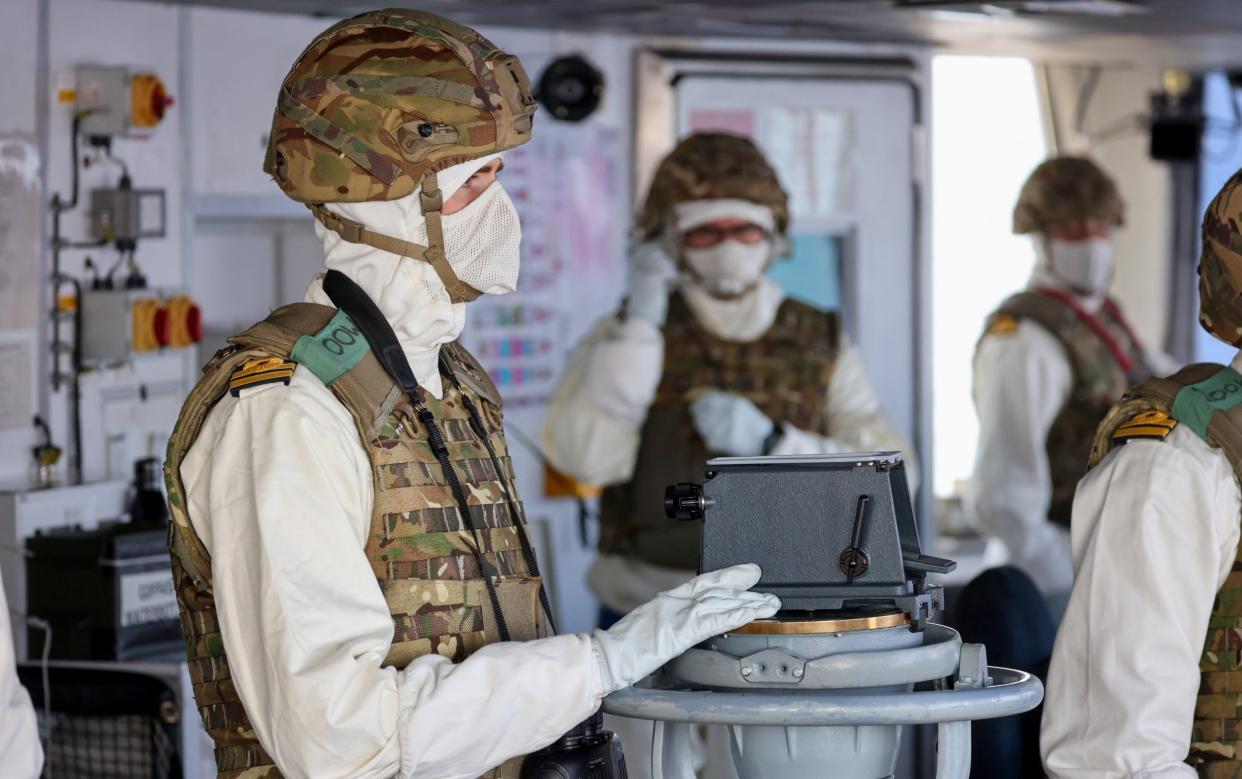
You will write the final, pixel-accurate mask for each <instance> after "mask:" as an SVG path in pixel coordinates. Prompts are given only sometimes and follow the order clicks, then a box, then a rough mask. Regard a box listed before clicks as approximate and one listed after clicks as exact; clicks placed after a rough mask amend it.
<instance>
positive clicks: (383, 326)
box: [323, 270, 509, 641]
mask: <svg viewBox="0 0 1242 779" xmlns="http://www.w3.org/2000/svg"><path fill="white" fill-rule="evenodd" d="M323 289H324V292H326V293H327V295H328V298H329V299H330V300H331V301H332V303H333V304H334V305H335V306H336V307H337V308H339V309H341V310H342V311H344V312H345V313H346V314H348V315H349V317H350V319H352V320H353V322H354V324H355V325H357V327H358V329H359V330H361V331H362V336H363V338H365V339H366V341H367V343H368V344H369V345H370V346H371V350H372V352H374V353H375V356H376V358H377V359H379V361H380V364H381V365H383V366H384V370H386V371H387V372H388V375H389V376H391V377H392V378H393V379H394V380H395V381H396V382H397V384H398V385H399V386H400V387H401V389H402V390H403V391H404V392H405V394H406V395H407V396H409V398H410V402H411V403H413V404H414V411H415V413H416V414H418V418H419V421H420V422H422V423H423V427H424V428H426V430H427V438H428V442H429V443H430V445H431V451H432V453H433V454H435V456H436V460H437V461H439V463H440V470H441V471H443V473H444V480H445V481H446V482H447V483H448V485H449V489H450V490H451V491H452V493H453V498H454V499H455V500H456V501H457V509H458V511H459V512H460V513H461V518H462V524H463V525H465V527H466V528H467V529H468V530H469V531H470V535H471V537H473V538H474V555H475V559H476V560H478V563H479V569H480V571H481V572H482V574H483V578H484V580H485V581H486V582H487V594H488V599H489V600H490V601H491V603H492V608H493V609H494V610H495V612H496V626H497V630H498V632H499V633H500V639H501V640H502V641H508V640H509V626H508V624H507V623H506V622H505V616H504V612H502V611H501V609H500V598H499V596H498V595H497V594H496V583H495V579H499V578H500V574H499V572H498V571H496V570H495V569H494V568H493V567H492V566H491V565H490V564H489V563H488V561H487V556H486V555H485V554H484V553H483V547H482V544H481V542H480V541H479V534H478V530H476V528H475V525H474V517H473V516H472V515H471V514H470V503H469V501H467V500H466V492H465V490H463V489H462V486H461V480H460V479H459V478H458V476H457V471H456V469H454V468H453V463H452V462H450V461H449V458H448V446H446V445H445V443H444V436H443V435H441V433H440V428H439V427H437V426H436V424H435V415H434V414H432V413H431V410H430V409H428V408H427V406H426V405H424V404H423V401H422V387H420V386H419V384H418V380H417V379H416V378H414V370H413V369H412V368H411V367H410V361H409V360H408V359H407V358H406V356H405V352H404V351H402V349H401V343H400V341H398V340H397V334H396V333H394V332H393V330H392V325H390V324H389V323H388V320H387V319H385V318H384V313H383V312H382V311H380V310H379V307H378V306H376V305H375V301H373V300H371V298H370V297H368V296H367V293H366V292H364V291H363V290H362V288H361V287H359V286H358V285H357V284H355V283H354V282H353V280H352V279H350V278H349V277H348V276H346V275H345V274H344V273H341V272H340V271H335V270H330V271H328V273H327V274H326V275H325V276H324V280H323ZM493 573H495V576H494V577H493Z"/></svg>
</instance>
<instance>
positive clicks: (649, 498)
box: [543, 133, 913, 777]
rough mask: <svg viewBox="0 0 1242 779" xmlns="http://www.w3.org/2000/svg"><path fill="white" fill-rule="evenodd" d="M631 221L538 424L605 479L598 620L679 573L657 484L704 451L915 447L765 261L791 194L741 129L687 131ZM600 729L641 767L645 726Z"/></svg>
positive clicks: (686, 558) (575, 472) (853, 355)
mask: <svg viewBox="0 0 1242 779" xmlns="http://www.w3.org/2000/svg"><path fill="white" fill-rule="evenodd" d="M638 222H639V223H638V234H639V238H640V242H639V243H638V244H637V245H636V246H635V247H634V249H633V250H632V252H631V254H630V264H629V272H628V288H627V290H626V298H625V301H624V304H623V306H622V307H621V310H620V311H619V312H618V313H617V314H615V315H609V316H606V317H605V318H603V319H602V320H601V321H600V322H599V323H598V324H597V325H596V326H595V327H594V328H593V329H592V330H591V331H590V333H589V334H588V335H587V336H586V338H585V339H584V340H583V341H582V342H581V343H580V344H579V345H578V346H577V347H576V349H575V350H574V352H573V353H572V355H571V356H570V359H569V364H568V366H567V368H566V371H565V374H564V376H563V377H562V379H561V383H560V386H559V387H558V389H557V391H556V393H555V395H554V397H553V400H552V404H551V406H550V408H549V410H548V414H547V417H546V419H547V420H548V421H547V423H546V426H545V428H544V431H543V439H544V445H545V448H546V451H547V453H548V455H549V458H550V460H551V462H552V464H553V465H554V466H555V467H556V468H558V469H560V470H562V471H564V472H565V473H567V474H569V475H570V476H572V477H573V478H575V479H577V480H578V481H580V482H585V483H587V484H591V485H596V486H599V487H604V488H605V489H604V493H603V496H602V498H601V508H600V513H601V519H602V530H601V537H600V543H599V557H598V559H597V560H596V562H595V564H594V565H593V567H592V569H591V571H590V574H589V576H588V579H589V583H590V586H591V589H592V590H593V591H594V592H595V594H596V596H597V597H598V598H599V600H600V603H601V604H602V609H601V623H602V625H608V624H610V623H611V622H613V621H615V620H617V619H618V618H620V617H621V616H622V615H624V614H625V613H627V612H629V611H630V610H631V609H633V608H635V607H637V606H638V605H639V604H641V603H643V602H645V601H646V600H648V599H649V598H650V597H651V596H654V595H655V594H656V593H658V592H660V591H661V590H663V589H665V588H667V587H668V586H674V585H676V584H679V583H681V582H684V581H686V580H687V579H689V578H690V577H692V576H693V575H694V572H695V570H696V569H697V567H698V561H699V532H700V531H699V526H698V524H697V523H686V522H672V521H670V520H668V519H667V518H666V517H665V515H664V510H663V504H662V498H663V495H664V488H665V486H666V485H668V484H671V483H673V482H678V481H701V480H702V478H703V467H704V463H705V462H706V460H707V459H709V458H711V457H714V456H718V455H734V456H753V455H763V454H813V453H833V452H848V451H874V450H889V449H895V450H901V451H904V452H905V453H906V456H907V459H908V460H909V459H911V454H912V453H911V452H910V447H909V446H908V445H907V444H906V442H905V441H903V440H902V439H901V437H900V436H898V435H897V434H896V433H895V432H894V431H893V430H892V428H891V427H890V426H889V425H888V423H887V422H886V421H885V419H884V417H883V414H882V413H881V411H880V406H879V402H878V400H877V398H876V395H875V392H874V391H873V389H872V387H871V384H870V382H869V381H868V379H867V376H866V374H865V372H864V370H863V366H862V361H861V359H860V357H859V355H858V353H857V351H856V350H855V349H854V347H853V346H852V345H851V344H850V342H849V339H848V338H847V337H846V336H845V335H844V334H843V333H842V332H841V325H840V320H839V319H838V317H837V315H836V314H834V313H831V312H826V311H820V310H818V309H816V308H814V307H812V306H809V305H807V304H805V303H801V302H799V301H797V300H794V299H792V298H789V297H787V296H786V295H785V292H784V291H783V290H782V289H781V287H780V286H779V285H778V284H777V283H776V282H775V281H774V280H772V279H770V278H768V277H767V276H766V275H764V273H765V271H766V270H767V269H768V267H769V266H770V265H771V264H772V263H773V262H774V261H775V260H776V259H777V258H779V257H781V256H784V255H786V254H788V251H789V239H788V235H787V231H788V228H789V208H788V198H787V195H786V193H785V191H784V190H783V189H782V187H781V185H780V182H779V181H778V180H777V177H776V173H775V172H774V171H773V169H772V167H771V166H770V165H769V163H768V161H767V160H766V159H764V157H763V155H762V153H761V152H760V151H759V150H758V149H757V148H756V147H755V145H754V144H753V143H751V141H749V140H747V139H745V138H741V137H738V136H733V135H727V134H722V133H700V134H695V135H691V136H689V137H687V138H686V139H684V140H683V141H682V142H681V143H680V144H678V146H677V147H676V148H675V149H674V150H673V151H672V152H671V153H670V154H669V155H668V156H667V157H666V158H665V159H664V161H663V162H662V163H661V164H660V166H659V168H658V169H657V171H656V174H655V177H654V178H653V180H652V184H651V189H650V191H649V192H648V194H647V199H646V203H645V205H644V206H643V208H642V211H641V213H640V214H639V217H638ZM911 472H913V463H911ZM613 725H614V728H615V729H616V730H618V732H619V733H620V734H621V736H622V739H623V741H624V743H625V746H626V749H627V752H629V753H630V754H631V759H630V767H631V771H632V772H634V774H633V775H634V776H636V777H640V776H644V775H646V770H647V768H646V765H645V763H646V760H645V758H644V757H642V756H640V753H639V752H638V747H637V743H636V742H637V740H638V739H640V738H645V740H646V742H647V743H648V744H649V743H650V738H651V726H650V723H643V724H642V725H640V726H637V728H636V730H637V731H638V732H637V733H632V732H631V730H630V729H625V728H624V726H622V725H617V724H616V723H613ZM713 751H714V750H713ZM710 770H711V769H709V771H710ZM728 770H731V769H728ZM639 771H641V772H642V773H639ZM712 775H715V774H714V773H713V774H712Z"/></svg>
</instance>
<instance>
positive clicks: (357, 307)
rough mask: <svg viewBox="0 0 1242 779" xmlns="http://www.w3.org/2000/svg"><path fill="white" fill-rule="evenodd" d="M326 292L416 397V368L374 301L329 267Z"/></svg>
mask: <svg viewBox="0 0 1242 779" xmlns="http://www.w3.org/2000/svg"><path fill="white" fill-rule="evenodd" d="M323 291H324V292H326V293H327V294H328V298H329V299H330V300H331V301H332V303H333V304H334V305H335V306H336V307H337V308H339V309H341V310H342V311H344V312H345V313H346V314H349V318H350V319H352V320H353V322H354V324H355V325H357V326H358V329H359V330H361V331H362V335H363V337H364V338H366V339H367V343H368V344H370V345H371V351H372V352H374V353H375V357H376V359H378V360H379V361H380V364H381V365H383V366H384V370H386V371H388V375H390V376H392V378H393V380H394V381H396V382H397V385H398V386H400V387H401V389H403V390H405V392H406V393H407V394H409V396H410V400H411V401H415V400H417V399H418V389H419V387H418V379H416V378H414V369H413V368H411V367H410V361H409V360H407V359H406V357H405V352H404V351H402V349H401V342H400V341H398V340H397V334H396V333H395V332H393V329H392V325H390V324H389V323H388V319H387V318H386V317H385V316H384V312H382V311H380V310H379V306H377V305H375V301H374V300H371V298H370V296H369V295H367V293H366V292H364V291H363V290H362V287H359V286H358V285H357V284H355V283H354V281H353V279H351V278H349V277H348V276H346V275H345V274H344V273H341V272H340V271H336V270H330V271H328V273H327V274H326V275H325V276H324V279H323Z"/></svg>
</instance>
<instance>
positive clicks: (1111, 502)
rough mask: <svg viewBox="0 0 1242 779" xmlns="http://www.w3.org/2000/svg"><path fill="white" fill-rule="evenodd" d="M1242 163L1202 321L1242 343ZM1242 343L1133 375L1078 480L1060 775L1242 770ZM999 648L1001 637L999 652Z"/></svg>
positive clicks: (1055, 662)
mask: <svg viewBox="0 0 1242 779" xmlns="http://www.w3.org/2000/svg"><path fill="white" fill-rule="evenodd" d="M1240 223H1242V172H1239V173H1235V174H1234V176H1233V178H1231V179H1230V180H1229V182H1228V183H1226V184H1225V186H1224V188H1223V189H1222V190H1221V192H1220V193H1219V194H1218V195H1217V196H1216V199H1215V200H1213V201H1212V203H1211V205H1209V206H1208V209H1207V213H1206V214H1205V215H1204V218H1203V241H1202V244H1203V251H1202V254H1201V256H1200V259H1199V277H1200V282H1199V292H1200V315H1199V321H1200V322H1201V324H1202V325H1203V327H1204V329H1205V330H1207V331H1208V332H1210V333H1211V334H1212V335H1214V336H1215V337H1216V338H1218V339H1220V340H1221V341H1224V342H1225V343H1227V344H1230V345H1232V346H1235V347H1237V346H1242V231H1240V230H1239V228H1238V225H1239V224H1240ZM1239 371H1242V354H1239V355H1236V356H1235V357H1234V358H1233V361H1232V362H1231V364H1230V365H1229V366H1223V365H1211V364H1200V365H1191V366H1188V367H1186V368H1185V369H1183V370H1181V371H1179V372H1178V373H1176V374H1174V375H1173V376H1171V377H1169V378H1167V379H1152V380H1149V381H1147V382H1144V383H1143V384H1140V385H1139V386H1137V387H1135V388H1133V389H1131V390H1130V391H1129V392H1127V393H1126V396H1125V399H1124V400H1122V402H1121V403H1119V404H1118V405H1117V406H1115V407H1114V408H1113V410H1112V411H1111V412H1110V413H1109V414H1108V416H1107V418H1106V419H1105V420H1104V422H1103V424H1101V425H1100V428H1099V432H1098V435H1097V436H1096V440H1095V448H1094V450H1093V451H1092V453H1091V462H1092V463H1093V464H1094V467H1092V469H1091V471H1090V472H1089V473H1088V474H1087V475H1086V477H1085V478H1084V479H1083V480H1082V482H1080V483H1079V485H1078V492H1077V495H1076V496H1075V498H1074V521H1073V525H1072V528H1071V529H1072V533H1073V552H1074V569H1075V572H1076V577H1075V582H1074V592H1073V596H1072V597H1071V598H1070V601H1069V608H1068V610H1067V611H1066V613H1065V619H1064V621H1063V622H1062V625H1061V631H1060V633H1058V634H1057V643H1056V651H1055V653H1054V654H1053V657H1052V669H1051V675H1050V678H1049V679H1048V685H1047V698H1046V702H1045V711H1044V720H1043V736H1042V742H1043V743H1042V748H1043V755H1044V761H1045V763H1044V765H1045V768H1046V769H1047V771H1048V775H1049V776H1052V777H1054V779H1088V778H1090V779H1105V778H1106V777H1149V778H1150V779H1195V777H1196V776H1198V777H1206V778H1207V779H1217V778H1223V777H1235V776H1242V754H1240V753H1239V747H1240V746H1242V729H1239V716H1238V711H1239V707H1240V705H1242V692H1240V691H1239V690H1240V689H1242V688H1239V687H1238V680H1239V678H1242V676H1239V670H1240V669H1242V661H1239V655H1238V652H1239V647H1240V644H1239V636H1242V561H1239V559H1238V552H1239V550H1238V534H1239V526H1238V518H1239V516H1242V493H1240V492H1239V487H1238V482H1239V478H1242V375H1239ZM990 649H991V647H989V650H990Z"/></svg>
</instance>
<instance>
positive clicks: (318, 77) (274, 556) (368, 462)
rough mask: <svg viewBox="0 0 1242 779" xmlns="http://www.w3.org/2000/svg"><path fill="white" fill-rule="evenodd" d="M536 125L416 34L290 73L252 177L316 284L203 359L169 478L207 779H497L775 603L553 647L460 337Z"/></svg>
mask: <svg viewBox="0 0 1242 779" xmlns="http://www.w3.org/2000/svg"><path fill="white" fill-rule="evenodd" d="M533 111H534V103H533V100H531V98H530V95H529V87H528V82H527V80H526V76H525V74H524V72H523V71H522V69H521V64H520V63H519V62H518V61H517V59H516V58H514V57H511V56H508V55H505V54H504V53H503V52H501V51H499V50H498V49H496V48H495V46H493V45H492V44H491V43H490V42H488V41H487V40H486V39H484V38H482V37H481V36H479V35H478V34H477V33H476V32H474V31H473V30H470V29H468V28H465V27H462V26H460V25H457V24H455V23H453V22H451V21H449V20H447V19H444V18H442V17H439V16H436V15H434V14H429V13H423V12H417V11H406V10H395V9H394V10H387V11H382V12H372V13H367V14H362V15H359V16H357V17H354V18H352V19H349V20H346V21H344V22H341V23H339V24H337V25H335V26H333V27H331V28H329V29H328V30H327V31H325V32H324V33H323V34H321V35H320V36H319V37H318V38H316V39H315V41H313V42H312V43H311V45H310V46H309V47H308V48H307V49H306V51H305V52H303V54H302V55H301V57H300V58H299V59H298V61H297V62H296V63H295V64H294V66H293V68H292V69H291V71H290V73H289V75H288V76H287V77H286V78H285V81H284V84H283V85H282V88H281V94H280V103H279V106H278V109H277V112H276V116H275V119H274V123H273V132H272V136H271V140H270V144H269V149H268V157H267V161H266V163H265V170H267V171H268V172H269V173H271V174H272V175H273V177H274V178H275V179H276V181H277V183H278V184H279V185H280V186H281V188H282V189H283V190H284V191H285V192H286V194H288V195H289V196H290V197H293V198H294V199H297V200H300V201H302V202H305V203H307V204H308V206H310V208H311V210H312V212H314V214H315V216H316V218H317V219H318V220H319V224H318V225H317V230H318V233H319V236H320V237H321V239H322V240H323V245H324V255H325V259H324V266H325V268H326V269H327V273H326V274H325V275H323V276H321V277H318V278H316V279H315V281H314V282H312V284H311V286H310V289H309V290H308V292H307V295H306V302H304V303H299V304H293V305H290V306H285V307H283V308H280V309H277V310H276V311H274V312H272V314H270V315H269V316H268V318H267V319H265V320H264V321H263V322H260V323H259V324H257V325H255V326H253V327H252V328H250V329H249V330H247V331H245V332H243V333H240V334H238V335H237V336H235V337H234V338H232V339H230V342H231V345H230V346H229V347H227V348H226V349H224V350H222V351H221V352H219V353H218V354H217V355H216V357H215V358H214V359H213V360H212V362H211V363H210V364H209V365H208V366H207V368H206V369H205V376H204V378H203V380H202V381H201V382H200V383H199V385H198V386H197V387H196V388H195V390H194V391H193V393H191V395H190V398H189V399H188V400H187V402H186V404H185V407H184V408H183V411H182V414H181V417H180V419H179V420H178V424H177V428H176V429H175V430H174V432H173V435H172V438H171V440H170V444H169V456H168V460H167V463H166V466H165V470H166V476H167V478H168V484H169V497H170V508H171V515H172V526H171V528H170V547H171V551H172V554H173V570H174V581H175V584H176V587H177V593H178V602H179V605H180V607H181V612H182V624H183V627H184V629H185V632H186V637H187V650H188V654H189V660H190V674H191V679H192V681H193V682H194V688H195V698H196V702H197V704H198V708H199V711H200V714H201V716H202V718H203V722H204V725H205V726H206V728H207V731H208V733H209V735H211V736H212V738H213V739H214V740H215V742H216V753H215V754H216V762H217V766H218V772H219V776H221V777H228V778H229V779H243V778H244V779H259V778H260V777H262V778H264V779H267V778H269V777H280V776H289V777H294V776H314V777H347V776H348V777H388V776H399V777H403V778H404V777H413V776H419V777H437V778H443V779H458V778H460V779H467V778H468V777H476V776H487V777H498V778H500V779H516V777H517V776H518V773H519V771H520V766H521V756H522V755H525V754H528V753H529V752H531V751H534V750H537V749H540V748H542V747H544V746H546V745H548V744H550V743H551V742H552V741H554V740H555V739H556V738H558V737H559V736H560V735H561V734H562V733H564V732H565V731H567V730H569V729H570V728H571V727H572V726H574V725H576V724H577V723H578V722H580V721H582V720H583V719H585V718H586V717H588V716H589V715H590V714H592V713H593V712H594V711H595V710H596V709H597V708H598V706H599V704H600V701H601V699H602V698H603V696H605V695H607V694H608V693H609V692H612V691H614V690H617V689H620V688H622V687H624V686H627V685H629V684H631V683H633V682H635V681H637V680H639V679H641V678H642V677H644V676H646V675H647V674H649V673H650V672H652V671H654V670H655V669H656V668H658V667H659V666H660V665H662V664H663V663H664V662H666V661H667V660H669V659H671V658H673V657H675V656H677V655H678V654H680V653H681V652H683V651H685V650H686V649H688V648H689V647H691V646H693V645H694V644H696V643H698V642H700V641H702V640H704V639H706V638H708V637H710V636H712V635H715V634H718V633H720V632H723V631H726V630H729V629H732V628H734V627H737V626H739V625H742V624H745V623H747V622H750V621H752V620H754V619H757V618H763V617H767V616H771V615H772V614H774V613H775V612H776V610H777V608H778V606H779V602H778V601H777V599H776V598H775V597H774V596H771V595H766V594H761V593H752V592H748V591H747V590H748V589H749V588H750V587H751V586H753V585H754V584H755V583H756V582H757V581H758V580H759V576H760V572H759V570H758V568H757V567H755V566H737V567H734V568H729V569H725V570H722V571H717V572H713V573H711V574H708V575H705V576H701V577H698V578H696V579H695V580H694V581H693V582H689V583H687V584H686V585H685V586H682V587H679V588H676V589H673V590H672V591H671V592H667V593H663V594H661V595H660V596H659V597H658V598H655V599H653V600H652V602H650V603H648V604H646V605H645V606H644V607H643V608H640V609H638V610H637V611H636V612H635V613H634V614H633V615H632V616H631V618H630V619H628V620H625V621H623V622H621V623H619V624H617V625H616V626H614V627H613V628H611V629H610V630H608V631H602V630H601V631H595V632H594V633H593V634H592V635H564V636H554V635H552V631H551V630H550V624H551V622H552V614H551V609H550V605H549V602H548V598H547V596H546V594H545V593H544V590H543V585H542V581H541V579H540V577H539V570H538V563H537V561H536V559H535V556H534V550H533V549H532V548H531V546H530V542H529V539H528V538H527V534H526V529H525V521H524V516H523V511H522V507H521V502H520V500H519V499H518V497H517V494H516V484H515V482H514V479H513V473H512V463H511V461H510V459H509V457H508V450H507V447H506V444H505V438H504V432H503V423H502V417H501V407H500V399H499V397H498V395H497V394H496V391H495V387H494V385H492V383H491V382H490V380H488V378H487V376H486V373H484V372H483V371H482V369H481V368H479V366H478V364H477V363H476V362H474V360H473V358H471V357H470V355H469V354H468V353H467V352H465V350H464V349H462V348H461V347H460V346H459V345H458V344H457V343H456V342H455V339H456V338H457V336H458V335H459V334H460V332H461V329H462V326H463V322H464V311H463V309H464V305H465V302H466V301H468V300H472V299H474V298H475V297H477V296H478V295H479V294H503V293H505V292H509V291H511V290H513V289H514V287H515V285H516V283H517V278H518V264H519V263H518V244H519V240H520V228H519V225H518V221H517V215H516V212H515V211H514V208H513V205H512V203H511V202H510V200H509V198H508V196H507V195H506V194H505V192H504V189H503V187H502V186H501V185H500V183H499V182H496V181H495V175H496V173H497V172H498V169H499V168H500V166H501V162H500V158H499V153H500V152H503V151H504V150H505V149H507V148H512V147H513V146H517V145H519V144H521V143H523V142H525V141H526V140H527V139H528V138H529V136H530V132H531V126H532V125H531V118H532V114H533ZM345 127H348V128H349V129H348V130H346V129H344V128H345Z"/></svg>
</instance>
